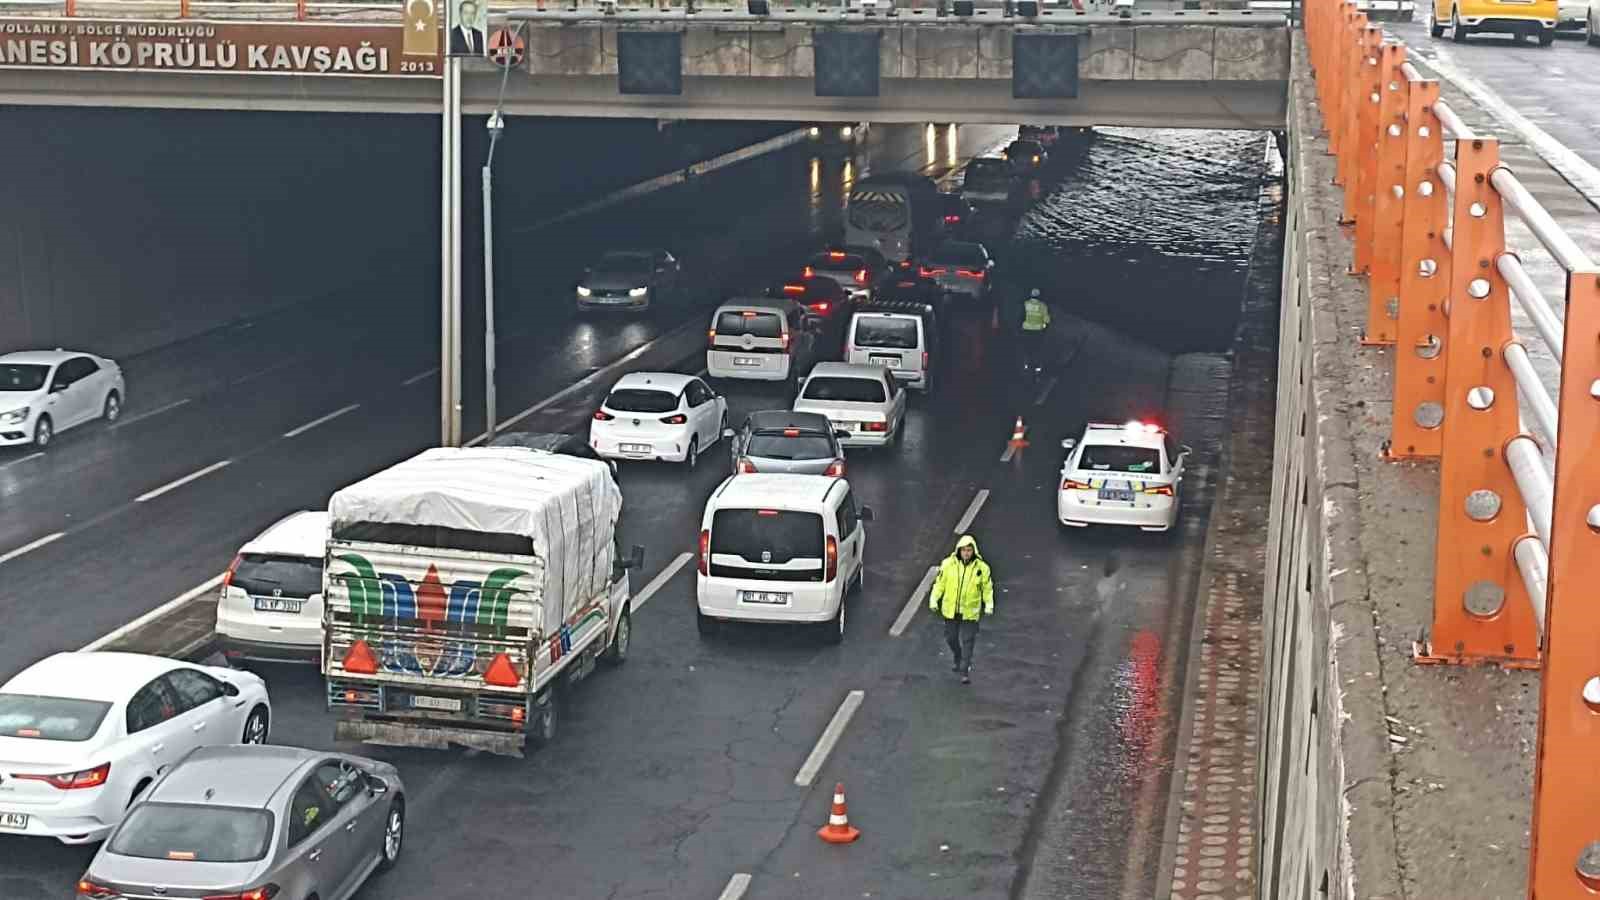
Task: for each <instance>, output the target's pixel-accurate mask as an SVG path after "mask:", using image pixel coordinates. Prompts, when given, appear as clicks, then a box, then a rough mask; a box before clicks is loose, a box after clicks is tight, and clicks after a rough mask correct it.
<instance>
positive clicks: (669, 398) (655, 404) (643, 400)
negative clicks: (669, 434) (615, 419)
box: [606, 388, 678, 413]
mask: <svg viewBox="0 0 1600 900" xmlns="http://www.w3.org/2000/svg"><path fill="white" fill-rule="evenodd" d="M606 406H608V407H610V408H611V409H614V410H616V411H617V412H634V413H669V412H672V411H673V410H675V409H677V408H678V395H677V394H673V393H669V392H667V391H656V390H649V389H641V388H625V389H623V390H620V391H612V392H611V395H610V396H609V397H607V398H606Z"/></svg>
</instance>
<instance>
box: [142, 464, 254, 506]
mask: <svg viewBox="0 0 1600 900" xmlns="http://www.w3.org/2000/svg"><path fill="white" fill-rule="evenodd" d="M232 463H233V460H231V459H225V460H223V461H222V462H219V463H212V464H211V465H209V466H206V467H205V468H204V469H201V470H200V471H198V472H190V473H189V474H187V475H185V476H183V477H182V478H179V479H178V480H176V481H169V482H167V483H166V484H163V485H162V486H161V487H158V488H156V489H155V490H153V491H145V492H144V493H142V494H140V495H139V496H137V497H135V498H133V502H135V503H143V502H145V501H146V500H154V499H155V498H157V497H159V496H161V495H162V494H165V493H166V492H167V491H175V490H177V489H178V488H181V487H183V486H184V485H186V484H188V483H189V482H191V481H194V480H195V479H196V478H204V477H206V476H207V475H210V474H211V473H212V472H215V471H217V470H218V469H222V468H226V467H227V466H229V465H231V464H232Z"/></svg>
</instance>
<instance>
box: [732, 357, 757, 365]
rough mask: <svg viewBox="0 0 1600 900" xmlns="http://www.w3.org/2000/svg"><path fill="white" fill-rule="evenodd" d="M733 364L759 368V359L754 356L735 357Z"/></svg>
mask: <svg viewBox="0 0 1600 900" xmlns="http://www.w3.org/2000/svg"><path fill="white" fill-rule="evenodd" d="M733 364H734V365H736V366H759V365H761V358H760V357H756V356H735V357H734V358H733Z"/></svg>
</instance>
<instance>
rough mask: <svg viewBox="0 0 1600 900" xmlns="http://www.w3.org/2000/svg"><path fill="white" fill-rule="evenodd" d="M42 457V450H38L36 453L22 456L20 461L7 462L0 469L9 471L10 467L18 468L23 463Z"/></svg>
mask: <svg viewBox="0 0 1600 900" xmlns="http://www.w3.org/2000/svg"><path fill="white" fill-rule="evenodd" d="M43 455H44V451H43V450H40V451H39V452H38V453H29V454H28V455H27V456H24V457H22V458H21V459H13V460H12V461H11V462H8V463H6V464H5V465H3V466H0V469H9V468H11V467H12V466H20V465H22V464H23V463H25V462H27V461H28V460H30V459H38V458H39V457H41V456H43Z"/></svg>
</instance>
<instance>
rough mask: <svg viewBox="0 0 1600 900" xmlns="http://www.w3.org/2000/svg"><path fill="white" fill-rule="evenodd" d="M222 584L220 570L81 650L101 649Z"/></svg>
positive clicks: (86, 651) (84, 651)
mask: <svg viewBox="0 0 1600 900" xmlns="http://www.w3.org/2000/svg"><path fill="white" fill-rule="evenodd" d="M220 584H222V573H221V572H218V573H217V574H216V575H213V576H211V577H210V578H208V579H206V582H205V583H204V584H200V585H196V586H195V587H192V588H190V589H189V590H187V591H184V592H183V593H181V594H179V595H178V596H176V597H174V598H172V599H171V600H168V601H167V602H165V603H163V604H161V605H160V606H158V607H156V608H155V609H152V610H150V611H149V612H147V613H145V614H144V615H142V616H140V617H139V618H137V619H134V620H133V621H132V622H129V623H128V624H126V625H122V626H120V627H118V628H117V629H115V630H114V631H111V632H110V633H108V634H104V635H101V636H100V637H98V638H96V639H95V640H93V641H90V642H89V643H87V644H85V645H83V650H81V651H80V652H83V653H88V652H90V651H93V650H99V649H100V648H101V647H104V646H106V645H107V644H110V643H112V642H114V641H117V640H119V639H121V638H122V637H124V636H126V635H128V634H129V633H131V632H133V631H134V630H136V629H139V628H142V627H144V626H146V625H148V624H150V623H151V622H154V621H155V620H156V619H159V618H161V617H162V616H164V615H166V614H168V613H170V612H172V611H173V610H175V609H177V608H178V607H180V606H182V605H184V604H185V603H188V602H189V601H191V600H193V599H195V598H196V597H199V596H201V595H202V594H204V593H206V592H207V591H213V590H216V588H217V586H218V585H220Z"/></svg>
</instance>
